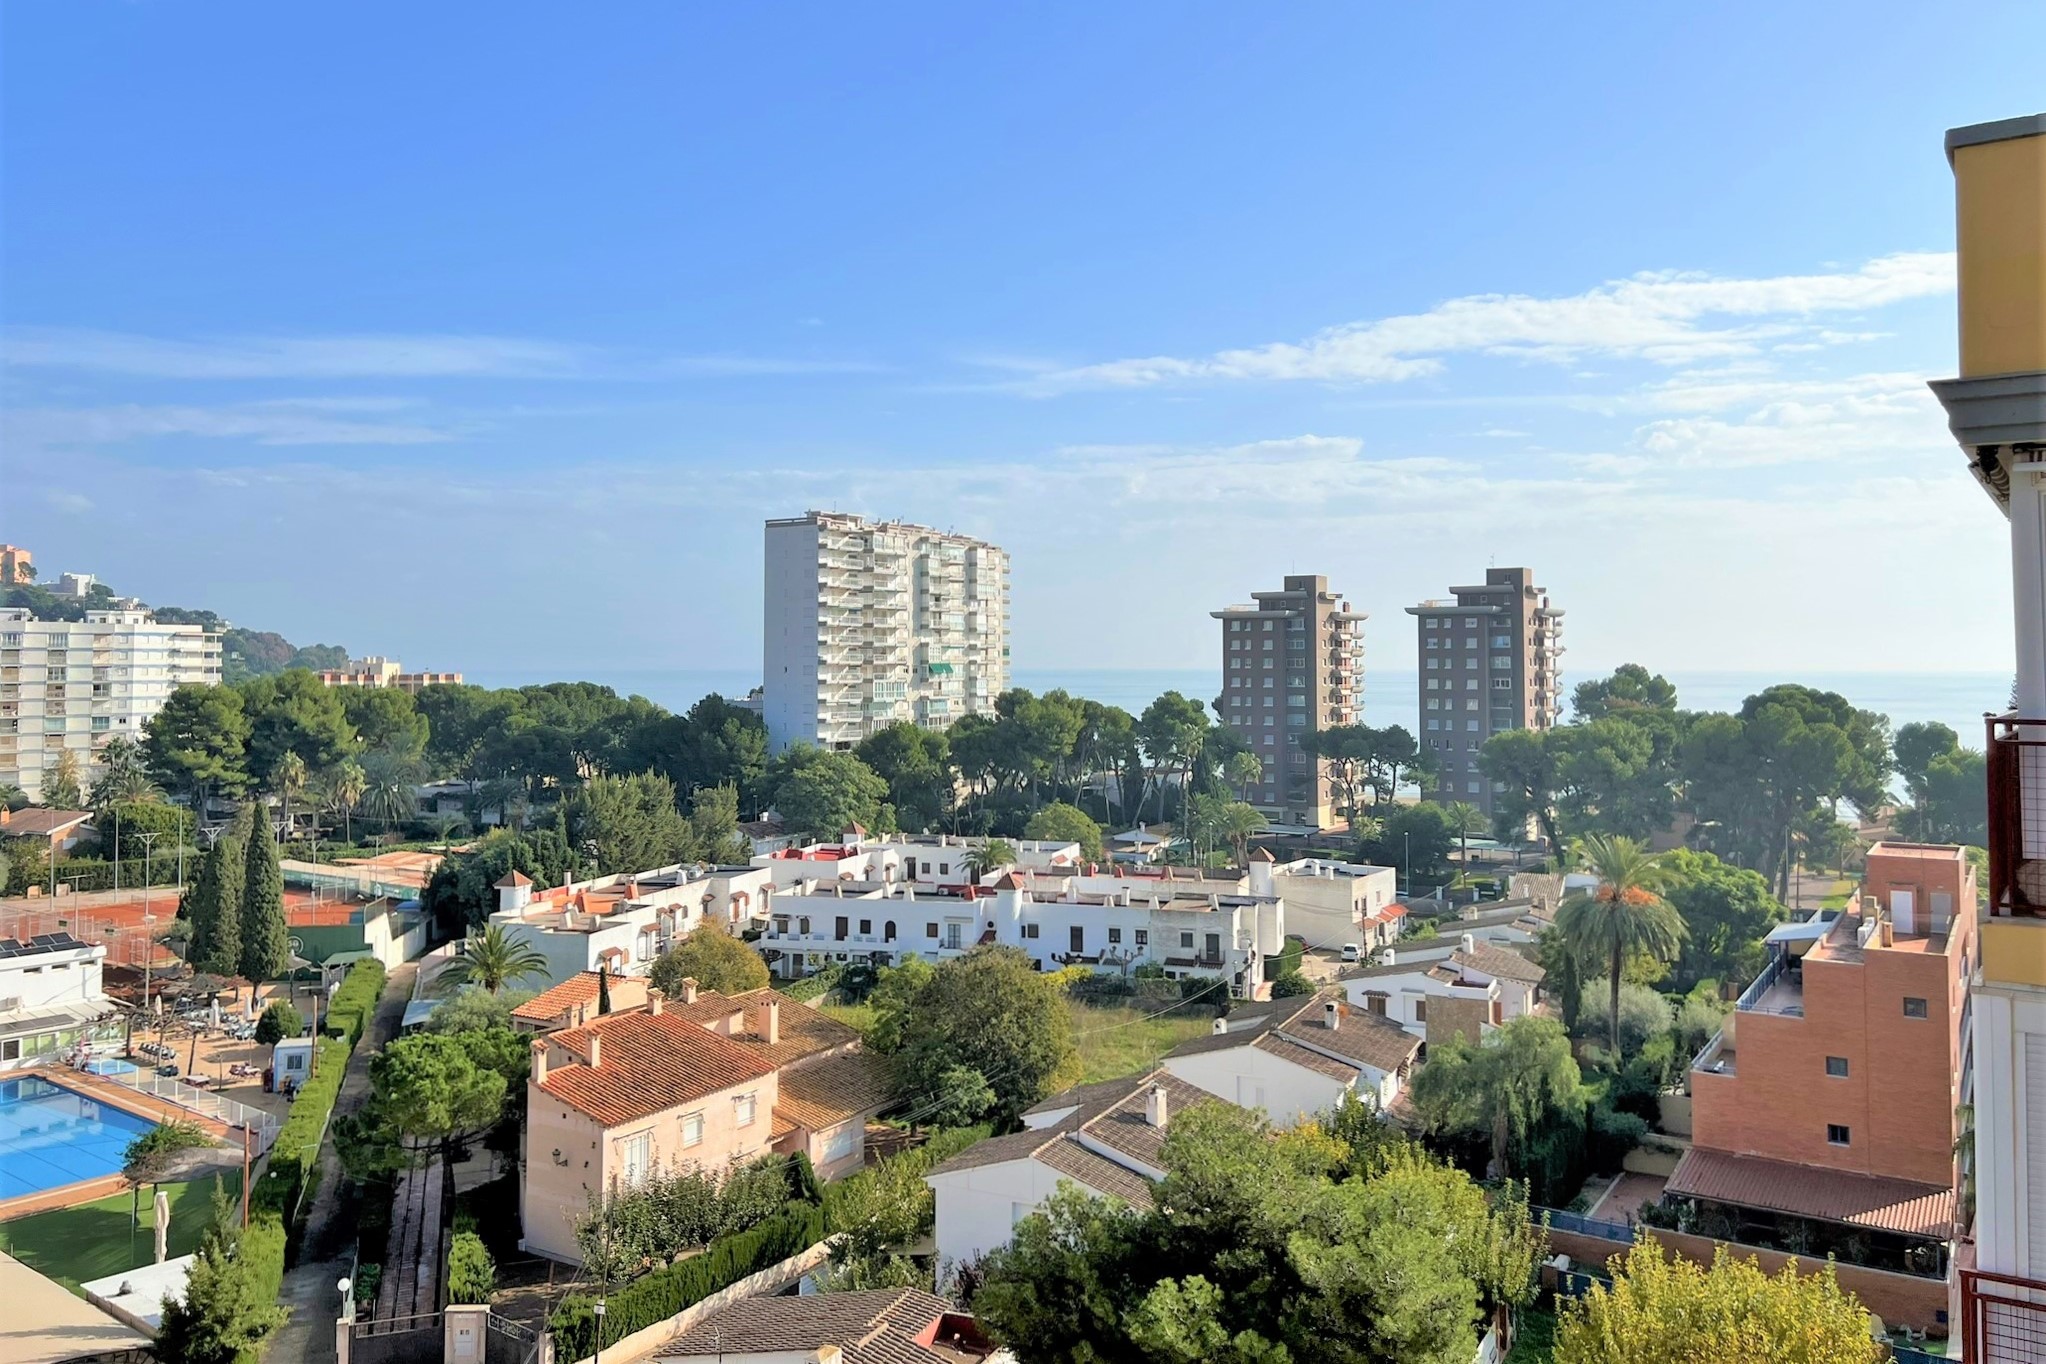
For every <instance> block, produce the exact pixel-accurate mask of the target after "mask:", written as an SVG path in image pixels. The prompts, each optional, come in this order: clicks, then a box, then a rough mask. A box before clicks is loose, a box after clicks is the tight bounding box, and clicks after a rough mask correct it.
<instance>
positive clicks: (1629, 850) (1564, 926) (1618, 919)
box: [1556, 834, 1684, 1060]
mask: <svg viewBox="0 0 2046 1364" xmlns="http://www.w3.org/2000/svg"><path fill="white" fill-rule="evenodd" d="M1577 860H1578V863H1579V864H1580V865H1581V866H1583V868H1584V869H1585V870H1586V871H1588V872H1590V873H1591V874H1592V875H1593V876H1596V877H1597V878H1598V884H1597V885H1596V886H1595V887H1593V888H1592V889H1591V890H1589V891H1579V892H1578V893H1576V894H1574V895H1572V896H1570V897H1569V898H1567V899H1566V900H1564V901H1563V903H1562V904H1561V905H1560V906H1558V907H1557V909H1556V931H1557V932H1559V933H1561V934H1562V935H1563V941H1564V943H1565V944H1566V945H1567V946H1568V947H1569V949H1570V950H1571V951H1572V952H1574V953H1576V954H1577V959H1578V960H1579V961H1582V962H1586V963H1590V962H1593V961H1602V962H1604V963H1605V965H1606V983H1607V985H1608V986H1609V987H1610V988H1611V991H1612V999H1611V1001H1610V1008H1609V1011H1608V1018H1607V1023H1608V1025H1609V1026H1608V1036H1609V1038H1610V1040H1611V1042H1612V1047H1613V1056H1614V1058H1615V1059H1616V1060H1617V1059H1618V1057H1619V1054H1620V973H1621V971H1622V970H1623V969H1625V967H1626V964H1627V958H1629V957H1631V956H1635V955H1637V954H1645V955H1647V956H1650V957H1653V958H1655V959H1656V960H1657V961H1671V960H1674V959H1675V957H1676V955H1677V951H1678V949H1679V948H1680V947H1682V945H1683V941H1684V921H1683V919H1682V918H1681V917H1680V916H1679V915H1678V914H1677V912H1676V910H1675V909H1674V908H1672V907H1671V906H1670V903H1669V901H1667V900H1665V899H1663V898H1662V896H1661V895H1660V894H1659V893H1658V892H1659V891H1660V890H1661V889H1662V886H1663V883H1664V881H1665V880H1666V876H1667V874H1666V873H1665V872H1664V870H1663V867H1662V859H1661V858H1660V857H1659V856H1657V855H1656V854H1654V853H1651V852H1649V851H1648V850H1647V849H1645V848H1643V847H1642V846H1641V845H1640V844H1639V843H1636V842H1635V841H1634V840H1633V839H1631V838H1621V837H1617V836H1615V837H1611V838H1608V837H1605V836H1604V835H1601V834H1588V835H1586V836H1585V837H1584V838H1583V839H1582V840H1580V841H1579V843H1578V846H1577Z"/></svg>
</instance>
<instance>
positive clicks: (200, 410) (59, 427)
mask: <svg viewBox="0 0 2046 1364" xmlns="http://www.w3.org/2000/svg"><path fill="white" fill-rule="evenodd" d="M392 410H394V408H393V405H390V404H388V403H387V402H386V401H385V400H381V399H317V398H315V399H286V400H281V401H277V402H262V403H243V404H236V405H233V406H226V407H173V406H143V405H140V404H134V403H129V404H122V405H119V406H113V407H95V408H25V409H20V410H17V411H12V412H9V413H7V415H6V418H5V427H6V431H7V435H8V440H9V441H10V442H12V443H15V444H16V445H17V446H18V447H19V448H23V449H30V450H34V449H66V448H77V447H82V446H103V445H115V444H120V443H122V442H125V441H136V440H155V439H159V438H162V437H166V436H194V437H201V438H206V439H214V440H245V441H253V442H254V443H255V444H257V445H429V444H434V443H437V442H441V441H450V440H456V439H459V436H458V434H457V433H456V432H454V431H451V430H446V429H442V428H439V427H434V426H429V425H425V424H422V423H419V422H415V421H389V420H383V421H379V420H363V419H361V418H360V417H351V416H345V415H334V414H336V413H362V414H367V413H378V412H387V411H392Z"/></svg>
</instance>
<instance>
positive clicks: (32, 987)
mask: <svg viewBox="0 0 2046 1364" xmlns="http://www.w3.org/2000/svg"><path fill="white" fill-rule="evenodd" d="M106 957H107V949H106V948H105V947H104V946H102V945H100V944H98V943H85V942H80V941H79V940H78V939H76V938H74V937H72V936H71V935H70V934H69V933H44V934H41V935H39V936H37V937H33V938H30V939H29V940H28V941H26V942H23V941H20V940H18V939H15V938H0V1070H13V1069H16V1068H18V1067H23V1066H40V1065H51V1064H54V1063H56V1062H57V1061H59V1060H61V1059H63V1057H64V1056H65V1055H67V1054H69V1053H70V1052H71V1051H72V1050H73V1049H74V1048H75V1047H77V1046H78V1044H79V1043H80V1042H87V1043H89V1042H91V1041H93V1040H94V1038H95V1037H97V1036H98V1035H100V1033H101V1032H103V1031H104V1024H105V1020H107V1019H108V1018H109V1017H110V1016H111V1015H112V1014H113V1013H114V1012H115V1010H114V1006H113V1005H112V1004H111V1003H109V1002H108V1000H107V997H106V993H105V992H104V991H103V990H102V989H101V988H100V973H101V967H102V965H103V964H104V963H105V961H106Z"/></svg>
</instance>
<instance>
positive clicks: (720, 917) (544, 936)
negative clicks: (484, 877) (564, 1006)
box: [490, 862, 775, 989]
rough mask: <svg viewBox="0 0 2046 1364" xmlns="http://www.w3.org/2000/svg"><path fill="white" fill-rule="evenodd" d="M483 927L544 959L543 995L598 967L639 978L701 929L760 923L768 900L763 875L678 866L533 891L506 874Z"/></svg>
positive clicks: (738, 928) (767, 878)
mask: <svg viewBox="0 0 2046 1364" xmlns="http://www.w3.org/2000/svg"><path fill="white" fill-rule="evenodd" d="M495 889H496V891H497V909H496V911H495V912H494V913H492V914H491V916H490V922H491V923H493V924H496V925H498V926H500V927H501V928H503V930H504V932H505V936H507V937H509V938H511V939H513V940H514V941H516V942H519V943H521V944H523V945H525V946H527V947H530V948H532V949H533V950H534V951H535V952H538V953H539V954H540V955H541V956H542V957H545V958H546V959H547V979H546V980H545V981H544V982H542V981H537V980H535V981H527V982H525V984H526V985H527V986H528V987H529V988H538V989H546V988H548V987H550V986H554V985H559V984H561V983H562V982H563V981H565V980H568V979H570V978H571V977H573V976H576V975H579V974H581V973H582V972H585V971H595V970H597V969H598V967H599V966H600V965H601V966H602V967H603V969H604V970H606V971H608V972H609V973H610V974H612V975H615V976H638V975H644V974H646V972H647V971H648V970H649V969H650V968H651V967H652V966H653V963H654V959H655V958H657V957H659V956H660V955H661V953H663V952H665V951H667V950H668V949H669V948H670V947H673V946H674V945H675V944H676V943H677V942H679V941H680V940H681V939H683V938H685V937H687V936H689V934H691V933H693V932H695V931H696V930H697V929H699V928H701V927H702V926H703V925H704V924H706V923H711V924H716V925H718V926H719V927H721V928H723V929H725V930H726V931H727V932H729V933H733V934H739V933H743V932H745V931H747V930H748V929H751V928H753V927H756V926H758V924H759V923H761V922H763V921H764V916H765V915H766V914H767V912H768V907H769V905H770V904H771V903H772V900H773V897H774V889H775V888H774V879H773V877H772V875H771V874H770V873H769V871H768V869H767V868H766V867H711V866H701V865H696V864H693V863H687V862H685V863H680V864H677V865H675V866H672V867H656V868H654V869H653V870H652V871H642V872H627V873H622V874H617V875H610V876H599V877H597V878H595V879H593V880H589V881H571V882H568V883H566V884H564V885H560V886H550V887H546V888H535V886H534V885H533V882H532V880H531V878H529V877H527V876H524V875H522V874H521V873H519V872H513V873H511V874H510V875H508V876H506V877H505V878H504V879H503V880H501V881H499V882H498V883H497V885H496V887H495Z"/></svg>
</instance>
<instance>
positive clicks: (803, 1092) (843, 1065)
mask: <svg viewBox="0 0 2046 1364" xmlns="http://www.w3.org/2000/svg"><path fill="white" fill-rule="evenodd" d="M776 1087H777V1089H778V1091H779V1092H780V1095H781V1097H780V1098H779V1099H778V1100H776V1102H775V1105H774V1112H775V1116H776V1118H777V1119H778V1118H780V1117H781V1116H782V1115H784V1114H786V1115H787V1116H788V1117H789V1119H790V1120H791V1121H793V1122H796V1123H800V1124H801V1125H802V1126H804V1127H807V1128H809V1129H810V1130H811V1131H813V1132H815V1131H818V1130H820V1129H822V1128H826V1127H836V1126H837V1125H838V1124H839V1123H842V1122H844V1121H845V1120H846V1119H847V1118H852V1117H857V1116H859V1115H861V1114H863V1113H874V1112H877V1111H879V1110H880V1109H884V1108H886V1107H888V1106H889V1105H890V1104H892V1103H894V1102H895V1101H896V1099H897V1097H898V1096H899V1094H900V1090H899V1087H898V1086H897V1084H896V1079H895V1067H894V1065H893V1064H891V1063H890V1061H889V1060H888V1058H887V1057H885V1056H873V1055H870V1054H868V1053H866V1052H863V1051H853V1052H847V1053H845V1054H844V1055H842V1056H827V1057H824V1058H823V1059H822V1060H818V1061H811V1062H808V1063H806V1064H804V1065H799V1066H790V1067H789V1068H787V1069H785V1070H783V1071H782V1073H781V1079H780V1080H779V1081H778V1082H777V1086H776Z"/></svg>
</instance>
